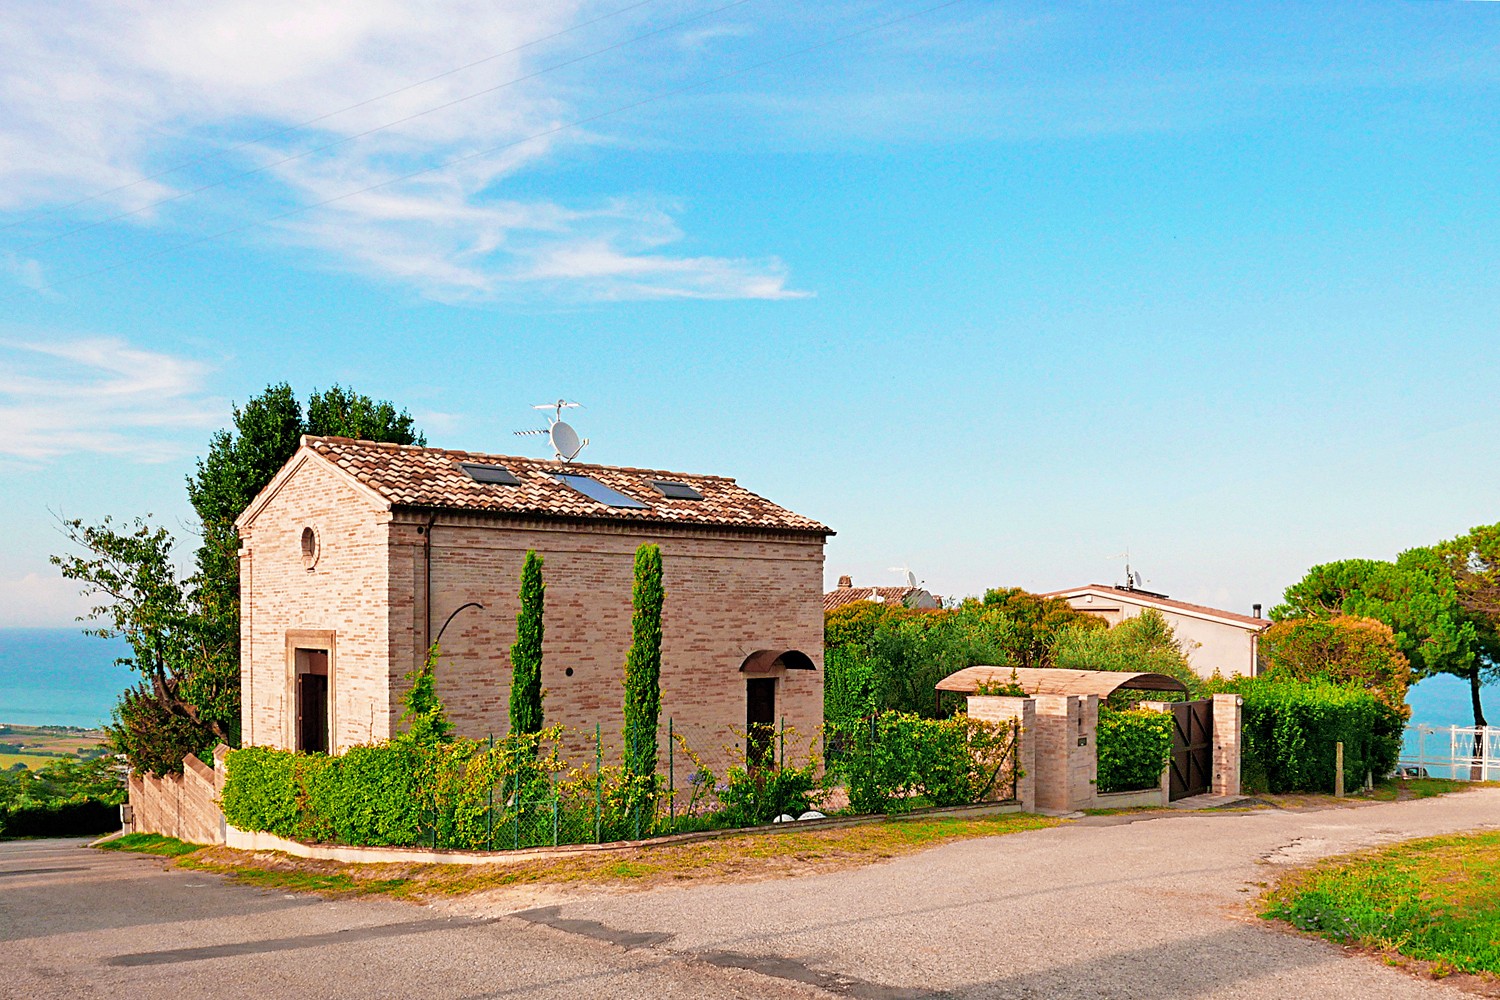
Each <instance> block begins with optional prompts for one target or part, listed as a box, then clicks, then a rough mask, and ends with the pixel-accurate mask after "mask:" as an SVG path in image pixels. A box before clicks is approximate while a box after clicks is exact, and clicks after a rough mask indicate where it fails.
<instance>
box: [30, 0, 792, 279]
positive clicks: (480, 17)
mask: <svg viewBox="0 0 1500 1000" xmlns="http://www.w3.org/2000/svg"><path fill="white" fill-rule="evenodd" d="M619 6H620V5H618V4H595V3H592V2H588V0H572V2H555V0H549V2H546V3H542V2H539V0H510V2H505V0H499V2H496V0H460V2H456V3H450V4H442V5H438V6H436V7H433V6H430V5H416V4H408V3H401V2H398V0H376V2H368V0H364V2H356V0H323V2H315V3H308V2H305V0H296V2H293V0H271V2H269V3H267V2H265V0H212V2H207V3H203V2H192V3H189V2H186V0H166V2H158V3H150V4H145V3H135V4H125V5H120V4H117V3H112V2H111V3H106V2H104V0H65V2H64V8H65V9H61V10H60V9H58V8H57V7H51V8H48V9H47V10H45V11H44V10H42V9H39V8H36V9H30V10H26V9H23V10H22V11H21V12H20V13H19V14H18V16H17V21H18V23H17V24H16V25H15V26H14V27H13V29H11V28H8V29H7V31H6V32H4V33H0V211H4V210H7V209H8V210H10V211H13V212H17V213H25V212H28V211H31V210H35V209H37V208H45V207H47V206H49V205H51V206H59V207H66V206H67V205H68V203H69V202H71V201H73V200H74V199H76V198H77V197H78V195H79V193H80V192H84V193H87V192H94V191H101V190H106V189H109V188H111V187H115V186H118V185H122V184H129V182H130V181H131V180H132V179H133V178H137V177H142V176H148V175H151V174H153V173H155V172H158V171H160V170H162V169H163V168H165V167H168V166H172V165H174V164H175V163H178V162H181V160H182V158H183V157H192V156H201V155H202V153H203V152H204V151H205V149H207V150H209V151H212V150H213V149H215V148H218V149H225V148H226V147H229V148H230V151H229V152H228V154H227V155H225V156H223V157H221V158H217V159H214V158H211V159H210V160H209V161H208V162H204V163H200V164H199V165H197V166H195V167H194V168H193V169H190V170H187V171H183V172H177V173H171V174H167V175H163V176H160V177H157V178H155V179H152V180H149V181H147V182H145V183H141V184H137V185H132V186H129V187H126V188H124V189H123V190H120V191H116V192H114V193H112V194H110V195H109V196H108V197H107V198H105V199H102V200H100V201H99V202H94V203H90V204H88V205H86V206H78V207H77V208H76V209H72V210H68V211H65V212H63V213H62V215H63V227H64V228H66V225H67V224H69V223H68V221H67V220H74V221H75V222H76V221H78V220H82V221H87V220H88V219H91V218H92V219H97V218H99V217H101V216H107V215H110V214H114V213H117V212H120V211H134V210H136V209H140V208H142V207H143V206H147V205H149V203H151V202H152V201H154V200H156V199H160V198H162V197H167V196H170V195H172V194H174V193H181V192H185V191H189V190H191V189H193V188H195V187H198V186H200V185H202V184H216V183H217V182H219V181H223V180H225V179H226V178H233V177H234V176H235V175H236V174H238V173H242V172H243V171H245V170H250V169H255V170H257V171H259V172H258V173H257V174H255V176H253V177H250V178H239V179H235V180H232V181H230V182H228V183H225V184H224V185H222V186H216V187H214V188H213V189H212V190H211V191H205V192H204V193H202V194H198V195H195V196H193V197H190V198H183V199H182V200H180V201H177V202H172V203H170V204H168V205H165V206H162V207H161V208H159V209H157V208H151V209H150V210H147V211H142V212H141V213H140V214H138V215H134V216H131V218H130V222H132V223H135V224H140V225H153V226H161V227H165V228H168V229H169V230H170V232H171V233H173V234H177V235H187V236H191V235H192V234H193V233H195V232H201V231H203V229H205V228H208V229H222V228H225V225H224V223H225V221H226V220H229V222H230V228H234V227H235V225H236V224H242V223H247V222H252V221H254V220H256V219H265V218H268V217H271V216H275V215H278V214H281V213H285V212H287V211H293V212H296V213H297V214H296V215H295V216H294V217H293V218H291V219H289V220H288V221H287V223H286V224H284V225H281V226H278V227H276V228H274V229H272V230H270V233H272V234H279V238H280V239H282V240H287V241H291V242H292V243H294V244H296V245H299V246H302V247H304V248H308V249H311V250H313V251H315V253H314V255H312V256H311V257H310V258H309V262H310V263H311V264H312V265H313V266H324V267H332V268H337V269H346V270H351V269H352V270H355V271H357V272H360V273H365V274H368V275H370V276H373V277H377V278H379V279H383V280H387V281H394V282H399V283H402V284H405V285H409V286H412V287H415V288H417V289H418V290H420V291H421V292H422V293H423V294H426V295H429V296H432V297H435V298H439V299H472V298H483V297H494V296H504V295H515V294H523V295H524V294H536V293H537V292H539V291H541V292H545V293H546V294H549V295H554V294H562V295H566V296H572V297H579V296H581V297H592V298H606V299H609V298H626V297H636V298H641V297H648V298H649V297H709V298H782V297H786V296H788V295H790V294H794V293H792V292H790V291H789V290H788V285H787V274H786V268H785V266H784V265H783V264H782V263H781V262H780V261H778V260H775V259H765V260H754V259H748V258H744V257H741V256H738V255H735V254H734V253H733V252H732V250H731V252H729V253H728V254H725V255H722V256H720V255H708V256H700V255H692V256H688V255H684V254H681V253H677V252H674V250H673V247H672V244H673V243H675V242H677V241H679V240H681V239H682V238H683V235H682V234H681V233H680V232H679V231H678V230H677V228H676V226H675V225H667V226H664V225H663V221H662V216H663V215H664V214H665V212H664V210H663V209H662V208H661V207H660V206H659V205H656V204H651V203H649V199H645V198H643V197H641V196H639V195H636V194H633V193H630V192H621V191H599V192H596V193H594V194H593V195H592V196H588V195H579V194H577V193H576V189H575V190H570V193H569V194H568V195H567V196H566V197H562V196H556V195H553V194H550V193H548V192H546V190H545V188H538V186H537V185H535V184H529V183H528V184H525V185H524V187H523V186H522V181H523V179H524V178H529V177H530V174H529V173H528V172H530V171H534V170H535V169H536V168H538V167H541V166H543V165H552V164H556V163H565V162H566V161H567V160H568V159H569V157H571V156H575V155H577V154H580V153H584V152H586V151H588V150H590V149H592V148H594V147H596V146H598V145H599V144H600V143H601V142H609V143H614V142H617V141H619V138H620V137H615V136H612V137H605V136H601V135H597V134H594V133H590V132H589V131H588V130H586V129H582V128H578V129H568V130H566V131H565V132H561V133H558V134H556V135H553V136H550V137H545V138H539V139H535V140H532V139H531V138H530V137H532V136H535V135H536V134H537V133H541V132H546V131H548V130H549V129H553V128H556V127H557V126H558V125H559V124H562V123H565V122H569V121H572V120H576V119H578V118H580V117H587V116H588V115H589V114H591V113H595V112H596V111H597V110H598V108H599V106H600V103H601V102H604V103H605V104H607V103H608V102H609V101H611V100H613V99H618V98H619V97H620V96H621V95H632V94H636V93H638V92H639V91H637V90H634V89H633V88H632V85H630V84H626V83H623V82H622V81H624V80H626V79H628V78H629V77H630V71H631V70H632V69H636V68H640V69H641V70H642V72H641V73H639V74H637V76H639V77H641V78H642V79H644V80H645V81H647V82H646V83H644V84H637V85H636V86H640V85H652V84H654V83H659V82H661V81H662V80H668V81H670V80H671V79H672V63H673V62H674V61H677V60H681V61H683V65H687V64H688V63H690V62H691V61H692V60H694V59H696V58H697V56H696V55H695V53H699V52H701V50H702V49H703V48H704V47H705V46H706V45H708V44H709V42H710V40H717V39H725V38H734V37H737V36H738V35H740V34H742V33H743V32H744V29H743V28H742V27H739V26H737V25H736V23H734V22H733V21H726V22H725V23H716V22H715V21H713V20H712V19H710V20H708V21H704V22H697V23H695V26H694V28H693V32H694V33H693V34H691V35H689V34H686V33H682V34H680V36H679V34H678V33H667V34H665V35H663V36H661V37H659V38H654V39H652V40H650V42H649V43H646V44H643V45H639V46H636V45H628V46H625V47H623V48H622V50H621V51H620V52H619V53H616V54H612V55H611V56H610V57H608V58H603V59H599V60H592V59H591V60H589V61H588V62H587V64H586V66H585V67H584V68H582V69H581V70H580V71H579V72H575V73H571V74H569V73H561V74H557V75H553V74H544V75H542V76H538V77H535V78H533V79H522V78H525V77H527V76H529V75H531V74H535V73H537V71H538V70H540V69H545V68H547V67H549V66H552V65H555V64H558V63H560V62H565V61H567V60H568V59H570V58H572V57H576V56H578V55H579V54H586V53H591V52H593V51H595V50H596V49H600V48H605V47H607V46H609V45H611V44H613V43H615V42H619V41H621V40H624V39H629V38H631V37H633V36H635V35H637V34H641V33H642V32H643V31H647V30H650V29H651V28H652V27H655V26H658V25H659V24H661V23H664V22H670V21H673V20H675V19H678V18H681V17H683V16H684V15H685V14H688V13H691V12H693V10H694V8H692V7H689V6H685V5H683V4H681V3H663V4H653V5H651V6H650V7H649V8H643V9H642V11H641V12H639V13H638V14H636V13H633V14H631V15H629V16H625V17H621V18H618V19H611V20H609V22H608V23H607V24H601V25H599V26H597V27H596V28H591V29H588V30H585V31H582V32H579V33H577V34H574V35H569V36H567V37H566V38H565V39H562V40H558V41H556V42H552V43H549V44H547V45H543V46H538V47H536V48H533V49H526V50H524V51H521V52H516V53H512V54H510V55H505V56H501V57H500V58H496V59H492V60H489V61H487V62H485V63H484V64H483V65H482V66H481V67H478V68H476V69H474V70H472V71H466V72H463V73H456V74H454V75H452V76H449V77H445V78H443V79H441V80H436V81H433V82H431V83H429V84H426V85H423V86H420V87H416V88H413V89H411V90H407V91H405V92H403V93H400V94H397V95H395V96H392V97H390V98H388V99H385V100H380V101H376V102H373V103H370V104H366V105H365V106H363V107H359V108H357V109H354V110H351V111H349V112H347V113H344V114H339V115H336V116H334V117H332V118H329V119H326V120H324V121H320V122H318V123H317V125H316V126H315V127H313V128H310V129H301V130H294V131H291V132H286V133H285V134H281V135H272V133H275V132H277V131H278V130H281V129H285V128H286V127H287V126H289V125H294V124H296V123H298V122H300V121H305V120H306V119H307V118H309V117H311V116H312V115H315V114H319V113H322V112H325V111H329V110H333V109H337V108H340V107H347V106H349V105H352V104H355V103H357V102H360V101H363V100H365V99H367V98H369V97H371V96H372V95H377V94H381V93H385V92H388V91H391V90H394V89H396V88H399V87H402V86H404V85H406V84H408V83H410V82H412V81H415V80H422V79H425V78H427V77H429V76H431V75H432V74H433V73H434V72H436V71H441V70H443V69H446V68H448V67H452V66H460V65H464V64H466V63H469V62H473V61H475V60H477V59H482V58H484V57H485V56H488V55H493V54H495V53H497V52H503V51H505V50H507V49H509V48H513V47H515V46H517V45H519V44H522V43H524V42H527V41H530V40H533V39H537V38H540V37H543V36H547V35H549V34H552V33H554V32H559V31H562V30H563V29H566V28H568V27H570V26H572V25H576V24H578V23H580V22H583V21H587V20H590V19H591V18H595V17H598V16H599V15H600V14H603V13H606V12H608V11H611V10H614V9H618V7H619ZM699 9H700V10H701V8H699ZM60 24H66V25H68V28H67V30H60V29H59V28H58V25H60ZM684 48H686V49H688V50H691V51H684ZM516 80H520V82H517V83H515V84H514V85H508V86H504V87H503V89H499V90H496V91H495V92H494V93H491V94H488V95H485V96H484V97H480V98H476V99H473V100H463V101H462V103H460V104H457V105H455V106H454V107H452V108H448V109H446V110H442V111H438V112H436V113H431V114H427V113H424V112H426V111H428V110H429V109H432V108H434V107H437V106H439V105H443V104H445V103H448V102H452V101H458V100H460V99H463V98H466V97H468V96H469V95H472V94H474V93H476V92H478V91H483V90H485V89H487V88H495V87H498V86H500V85H501V84H507V83H508V82H509V81H516ZM59 101H66V102H67V105H68V107H69V113H68V114H67V115H65V116H64V115H58V114H57V113H56V108H57V106H58V102H59ZM411 116H415V117H411ZM405 118H410V120H408V121H404V122H402V123H401V124H399V125H397V126H395V127H391V128H385V129H382V130H381V131H379V132H377V133H375V134H373V135H367V136H363V137H361V138H358V139H354V140H353V141H350V142H347V143H345V142H341V141H340V140H342V139H344V138H347V137H350V136H356V135H359V134H360V133H364V132H366V131H368V130H370V129H375V128H378V127H380V126H383V125H385V124H387V123H390V122H394V121H397V120H399V119H405ZM257 136H258V137H261V138H256V137H257ZM522 140H524V141H522ZM330 143H337V145H335V146H333V147H332V148H325V147H329V145H330ZM476 150H494V152H492V153H485V154H483V155H475V151H476ZM288 157H295V158H294V159H288ZM455 158H463V162H462V164H461V165H457V166H452V167H446V168H443V169H441V170H438V171H435V172H432V173H423V174H421V175H420V176H416V177H410V176H408V175H410V174H412V173H413V172H416V171H426V170H428V169H429V168H432V167H435V166H438V165H440V164H443V163H446V162H449V161H451V160H453V159H455ZM363 188H372V189H373V190H369V191H367V192H365V193H363V194H358V195H352V196H351V195H350V192H353V191H357V190H359V189H363ZM521 191H524V192H525V193H520V192H521ZM330 199H337V200H336V201H332V202H330ZM324 203H326V204H324ZM601 206H603V207H601ZM668 222H670V220H668ZM27 231H28V232H30V231H33V230H27ZM34 231H35V232H36V233H37V234H38V235H39V236H41V237H43V238H45V236H46V235H48V234H49V232H51V231H52V230H48V229H45V228H37V229H35V230H34ZM257 231H259V232H261V233H263V234H264V233H266V232H267V231H266V230H264V229H261V230H257ZM664 231H669V232H670V233H671V234H672V235H671V236H670V238H666V239H664V238H662V235H661V234H662V233H663V232H664ZM168 238H170V237H168ZM606 258H608V259H611V260H613V261H614V263H613V264H612V265H611V266H602V265H601V264H600V263H599V262H600V261H603V260H604V259H606ZM568 261H579V262H582V261H589V262H593V263H591V264H590V265H589V266H583V267H579V268H577V269H576V270H569V268H568V267H567V266H566V262H568ZM18 277H24V276H18ZM33 284H35V282H33Z"/></svg>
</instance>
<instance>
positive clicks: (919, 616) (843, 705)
mask: <svg viewBox="0 0 1500 1000" xmlns="http://www.w3.org/2000/svg"><path fill="white" fill-rule="evenodd" d="M1105 627H1106V626H1105V624H1104V622H1103V621H1102V620H1101V619H1099V618H1097V617H1094V616H1092V615H1086V614H1084V613H1082V612H1080V611H1075V610H1073V608H1071V607H1070V606H1069V605H1068V602H1067V601H1064V600H1062V599H1060V598H1053V597H1042V596H1040V595H1037V594H1032V593H1028V592H1027V591H1024V590H1021V589H1020V588H1016V587H1012V588H1008V589H995V590H990V591H988V592H987V593H986V594H985V597H984V599H983V600H975V599H972V598H971V599H969V600H966V601H964V602H963V603H962V604H960V605H959V606H958V607H956V608H947V609H929V610H917V609H912V608H904V607H898V606H893V605H888V604H877V603H874V602H871V601H857V602H854V603H852V604H847V605H844V606H843V607H840V608H835V609H834V610H833V611H830V612H828V613H827V615H825V617H824V640H825V643H826V644H827V646H826V649H827V651H826V652H825V657H824V659H825V663H830V664H832V666H829V667H828V668H827V669H828V671H829V673H828V675H827V678H826V680H827V681H828V683H829V684H831V685H833V700H832V701H830V700H829V694H828V690H829V689H828V685H825V703H824V707H825V717H826V718H827V719H829V720H834V721H837V720H844V719H847V717H848V713H849V712H850V711H853V710H854V708H853V706H856V705H858V706H862V705H864V704H866V703H869V704H870V705H871V710H872V711H873V710H875V709H880V710H890V711H897V712H907V713H915V714H918V715H922V716H926V717H931V716H933V715H937V716H946V715H949V714H951V713H952V711H953V710H954V709H956V708H957V707H958V706H959V705H961V704H962V701H961V699H958V698H955V697H951V696H949V697H945V698H943V699H941V700H940V699H939V698H938V697H937V696H936V693H935V690H934V689H935V687H936V685H937V682H938V681H940V680H942V679H943V678H944V677H946V676H948V675H949V674H951V673H953V672H955V671H957V670H962V669H963V668H964V667H972V666H975V665H978V664H986V665H996V666H1010V667H1034V666H1050V665H1051V662H1052V649H1053V646H1054V645H1055V643H1056V642H1057V640H1058V637H1059V636H1061V635H1062V634H1064V633H1065V632H1067V631H1069V630H1070V629H1072V630H1078V631H1095V630H1097V631H1103V630H1104V629H1105ZM835 673H837V674H839V676H838V677H837V678H835V677H834V674H835ZM829 711H832V712H833V713H834V714H833V715H826V713H827V712H829ZM865 714H868V713H865Z"/></svg>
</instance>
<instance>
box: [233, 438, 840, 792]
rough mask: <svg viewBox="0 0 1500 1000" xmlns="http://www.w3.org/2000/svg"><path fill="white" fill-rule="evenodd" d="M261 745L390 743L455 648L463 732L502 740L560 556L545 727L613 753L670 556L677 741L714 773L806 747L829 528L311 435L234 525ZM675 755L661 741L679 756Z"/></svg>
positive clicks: (637, 473) (819, 697)
mask: <svg viewBox="0 0 1500 1000" xmlns="http://www.w3.org/2000/svg"><path fill="white" fill-rule="evenodd" d="M236 525H237V527H238V528H239V532H240V538H241V543H242V547H241V549H240V569H241V584H240V586H241V601H242V604H241V664H242V665H241V683H242V691H243V709H242V712H243V740H244V743H245V744H246V745H247V746H248V745H260V746H273V747H283V748H294V749H305V750H322V749H326V750H328V751H330V752H334V753H337V752H339V751H341V750H344V749H346V748H348V747H350V746H354V745H357V744H361V743H370V742H374V741H379V740H383V739H385V738H387V737H389V736H390V735H391V734H392V732H393V730H394V728H395V724H396V721H397V719H398V717H399V716H400V713H401V697H402V695H403V693H404V692H405V690H406V689H407V686H408V685H407V681H406V675H407V673H408V672H409V671H411V670H412V669H413V668H414V667H417V666H419V665H420V664H421V662H422V660H423V657H424V654H425V651H426V649H427V647H428V646H429V644H430V643H431V642H432V641H434V640H435V639H436V637H437V635H438V633H439V632H440V631H441V630H442V628H443V626H444V623H445V622H447V621H448V619H449V616H450V615H452V614H453V613H454V612H455V611H456V610H458V609H460V608H462V606H463V605H466V604H468V603H470V602H477V603H478V604H480V605H482V608H472V607H471V608H467V609H464V610H462V611H460V612H459V613H458V614H457V615H456V616H455V617H453V619H452V621H451V624H449V625H448V627H447V631H446V633H444V634H443V639H442V660H441V662H440V664H439V667H438V671H437V687H438V692H439V694H440V695H441V696H442V698H443V700H444V703H445V705H446V707H447V710H448V714H449V717H450V718H451V720H452V721H453V722H454V724H455V725H456V727H457V729H458V731H459V733H460V734H462V735H466V736H470V737H483V736H486V735H489V734H494V735H496V736H499V735H502V734H504V733H505V731H506V729H507V715H508V699H509V688H510V645H511V643H512V642H513V641H514V640H515V631H516V613H517V611H518V609H519V600H518V597H517V593H518V590H519V585H520V570H521V563H522V560H523V558H524V556H525V553H526V550H527V549H535V550H536V551H537V552H539V553H540V554H541V555H542V556H543V558H544V559H545V570H544V572H545V579H546V585H547V597H546V639H545V643H544V665H543V673H542V681H543V685H544V686H545V688H546V700H545V704H544V711H545V715H546V721H547V723H548V724H549V725H551V724H562V725H564V726H566V727H568V728H569V729H570V730H571V731H574V735H573V736H572V737H570V740H569V744H568V749H569V751H570V752H572V753H573V754H583V753H586V754H587V756H588V759H589V760H590V761H591V760H592V755H593V734H594V727H595V724H596V723H597V724H598V725H600V726H601V727H602V731H603V736H604V740H605V744H606V747H616V748H617V747H618V745H619V733H620V727H621V712H622V709H621V703H622V700H623V688H622V683H621V682H622V678H623V675H624V663H625V654H626V651H627V649H628V648H629V645H630V640H631V585H632V581H633V563H634V555H635V551H636V548H637V547H638V546H639V545H640V544H642V543H643V542H654V543H656V544H658V545H660V546H661V551H662V560H663V567H664V574H665V584H666V591H667V597H666V605H665V609H664V612H663V641H662V672H661V687H662V732H663V740H664V741H665V731H666V721H667V718H668V716H670V717H672V718H673V720H674V723H675V727H676V730H677V731H678V732H679V733H681V734H682V735H683V736H684V737H685V738H686V739H687V741H688V743H689V745H690V746H691V747H693V748H694V749H695V750H696V751H697V752H699V753H700V754H703V755H704V756H705V757H708V758H713V759H715V760H718V761H719V762H720V763H721V764H722V762H723V757H724V755H723V753H722V752H721V748H722V747H724V746H725V745H726V744H729V743H731V742H735V737H734V736H733V735H732V731H733V730H735V729H738V730H741V731H743V730H744V729H745V728H746V726H747V724H751V723H770V722H774V721H777V720H780V719H785V720H786V724H787V725H788V726H793V727H795V728H796V729H797V730H798V731H799V732H802V733H806V734H809V735H810V734H812V733H814V732H815V731H816V729H817V727H818V726H819V725H820V724H821V722H822V712H823V673H822V663H823V613H822V578H823V546H824V541H825V539H826V538H827V536H829V535H831V534H832V532H831V531H830V530H829V529H828V528H826V527H824V526H823V525H821V524H819V523H818V522H816V521H813V520H810V519H809V518H806V517H802V516H801V515H798V514H795V513H793V512H791V511H789V510H786V509H784V508H782V507H778V506H777V505H775V504H773V503H771V502H770V501H768V500H765V499H764V498H762V497H759V496H757V495H755V494H754V493H751V492H750V491H748V490H746V489H745V488H744V487H742V486H740V485H738V484H737V483H736V482H735V481H734V480H733V479H726V478H723V477H719V476H702V475H683V474H679V473H668V472H658V471H649V470H643V469H629V468H616V467H609V466H599V465H584V464H579V463H566V464H565V463H562V462H556V461H541V460H536V459H530V458H516V457H510V456H497V455H481V454H471V453H468V452H462V451H447V450H443V449H439V448H422V447H414V446H406V445H392V444H374V443H371V442H368V441H353V440H349V439H347V438H334V437H323V438H320V437H310V436H309V437H304V438H303V439H302V443H301V447H300V448H299V450H298V451H297V453H296V454H295V455H294V456H293V457H292V458H291V460H290V461H288V462H287V464H286V466H285V467H284V468H283V469H282V470H281V471H280V472H279V473H277V475H276V477H275V478H274V479H273V480H272V481H271V483H270V484H269V485H268V486H267V487H266V488H265V490H263V491H262V492H261V494H260V495H259V496H258V497H257V498H256V499H255V501H254V502H253V503H251V505H250V506H249V507H248V508H247V509H246V510H245V512H244V513H243V514H242V515H241V516H240V518H239V519H238V521H237V522H236ZM663 750H665V746H663Z"/></svg>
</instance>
